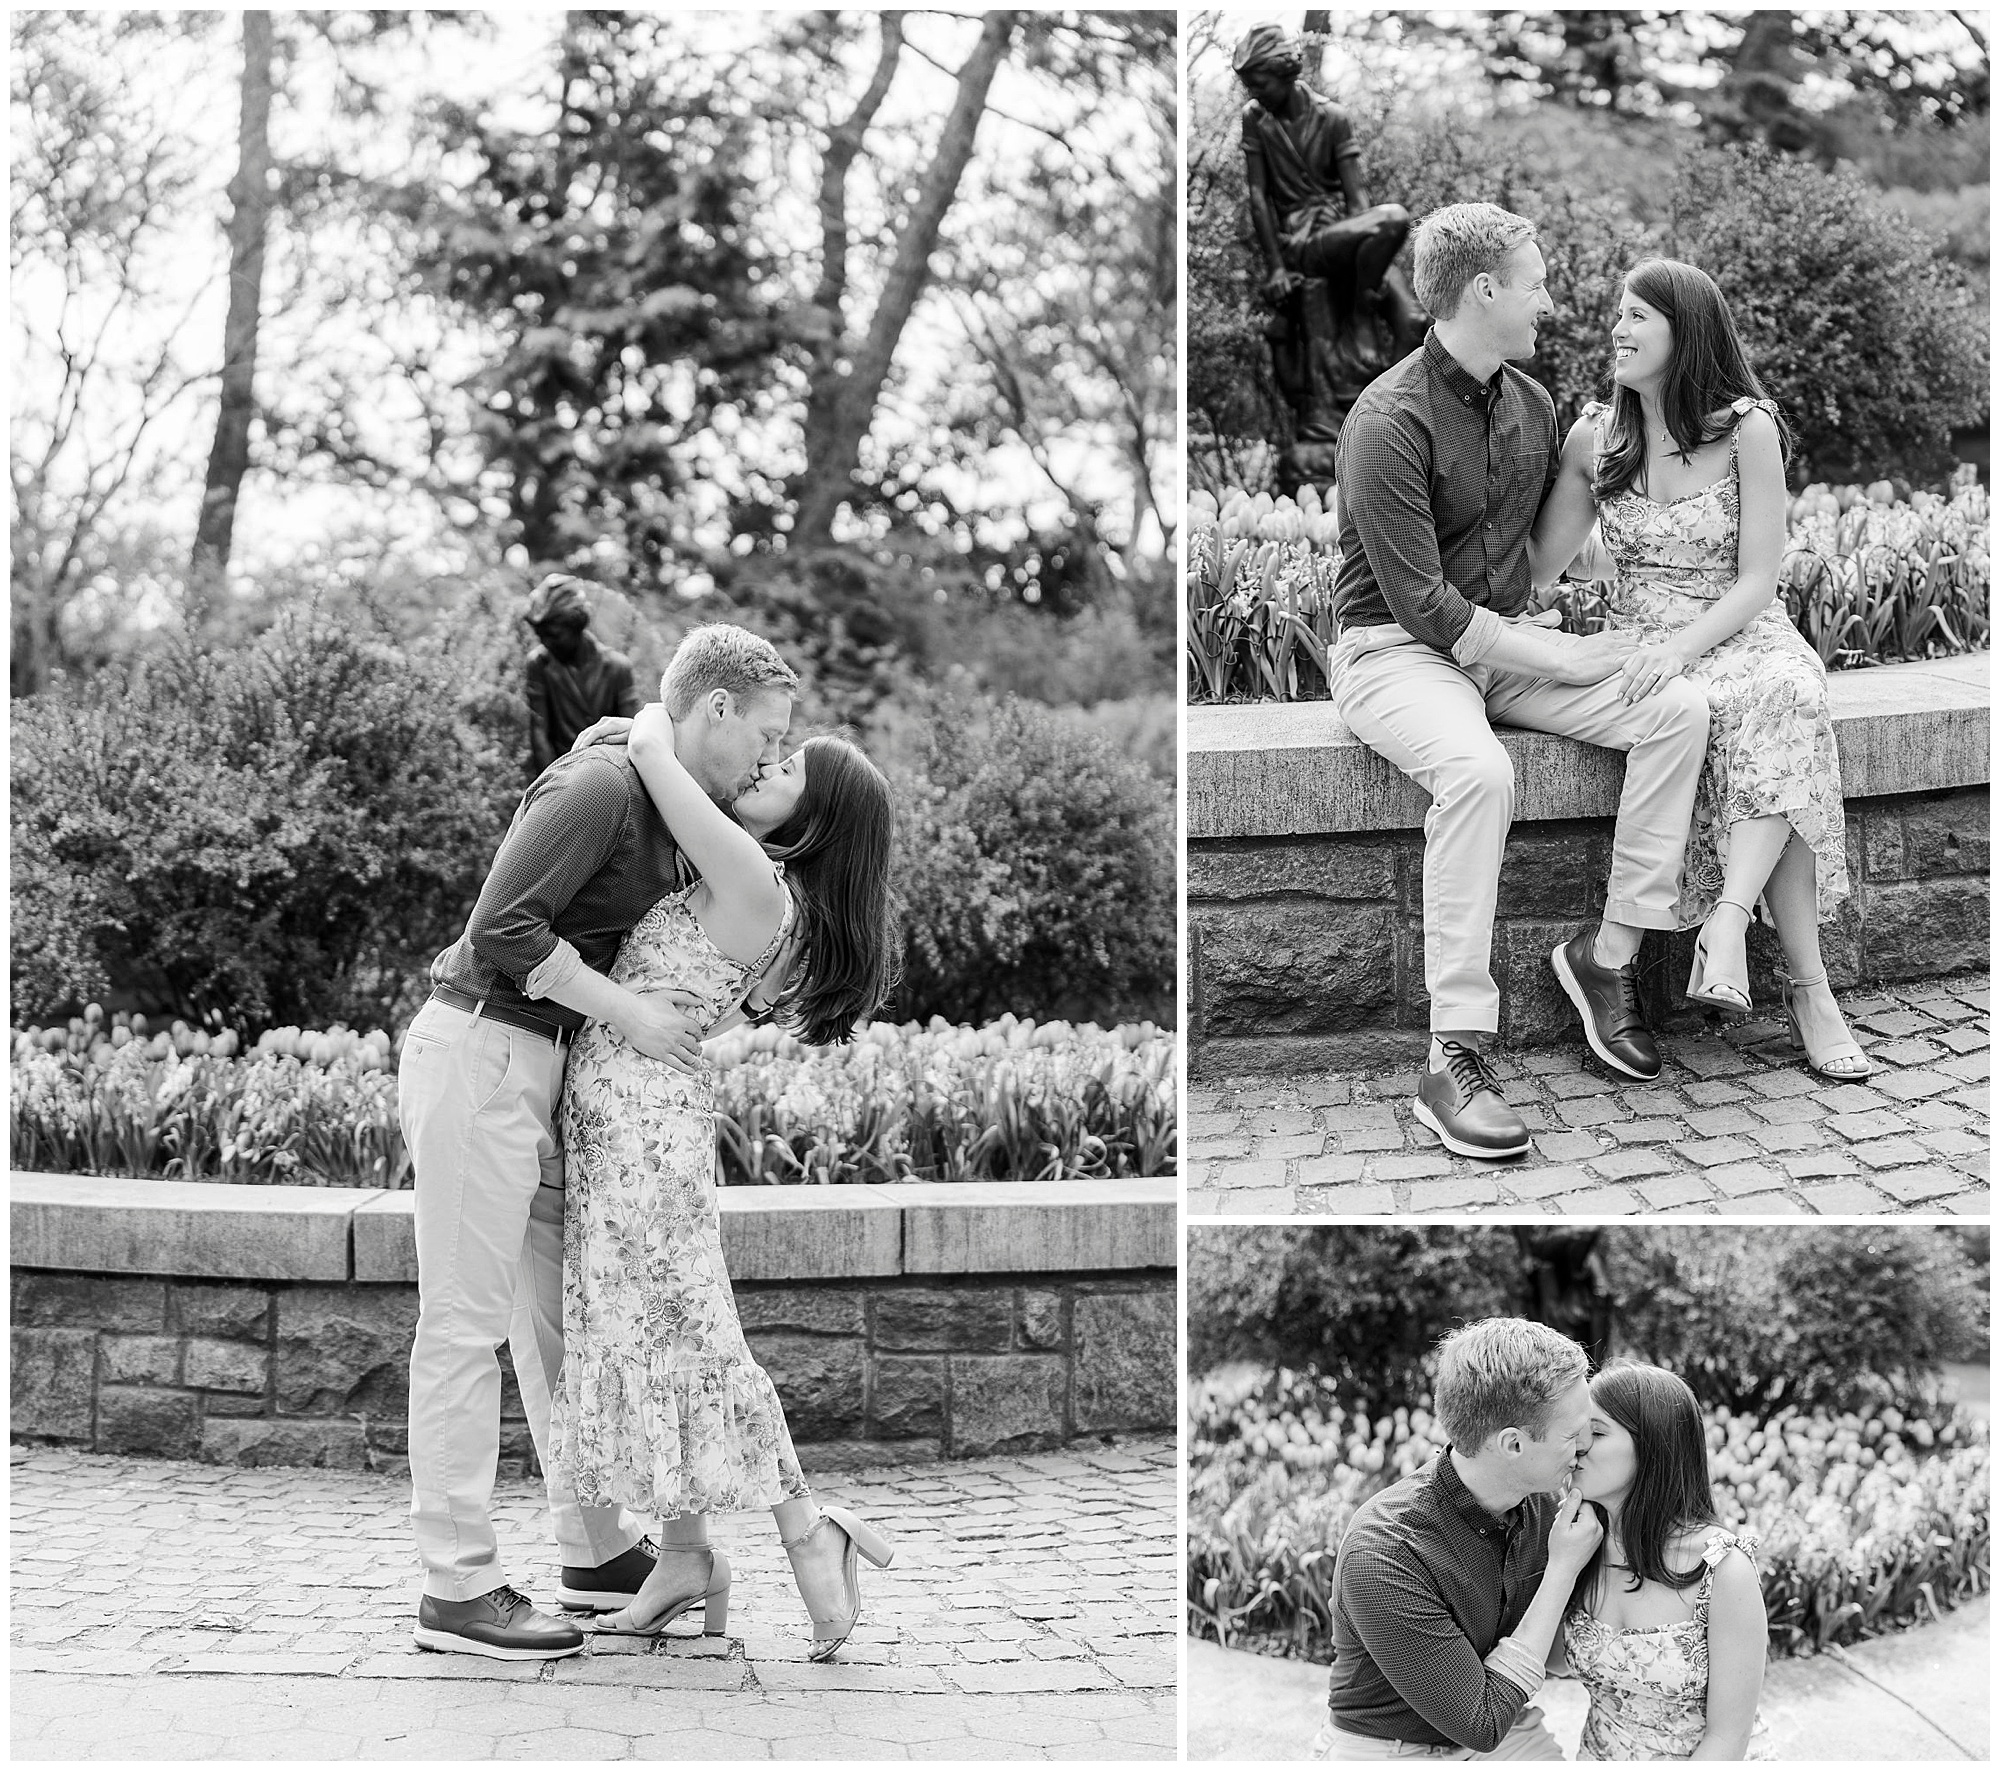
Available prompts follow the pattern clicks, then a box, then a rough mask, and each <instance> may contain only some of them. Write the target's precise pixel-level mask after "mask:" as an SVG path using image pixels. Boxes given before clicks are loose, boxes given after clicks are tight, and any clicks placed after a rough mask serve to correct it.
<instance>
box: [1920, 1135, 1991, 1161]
mask: <svg viewBox="0 0 2000 1771" xmlns="http://www.w3.org/2000/svg"><path fill="white" fill-rule="evenodd" d="M1923 1141H1924V1144H1925V1146H1926V1147H1927V1148H1929V1149H1931V1150H1934V1151H1936V1152H1937V1154H1938V1155H1940V1156H1977V1155H1980V1154H1982V1153H1983V1152H1985V1151H1986V1150H1988V1149H1989V1148H1991V1145H1990V1144H1989V1142H1988V1140H1987V1139H1985V1138H1981V1137H1975V1136H1973V1134H1972V1133H1971V1132H1968V1131H1957V1130H1946V1131H1926V1132H1925V1133H1924V1134H1923Z"/></svg>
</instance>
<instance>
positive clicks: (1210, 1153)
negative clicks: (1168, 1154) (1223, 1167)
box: [1187, 1132, 1251, 1162]
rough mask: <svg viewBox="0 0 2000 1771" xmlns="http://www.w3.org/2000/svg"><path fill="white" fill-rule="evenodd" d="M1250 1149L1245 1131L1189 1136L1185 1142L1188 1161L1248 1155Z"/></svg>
mask: <svg viewBox="0 0 2000 1771" xmlns="http://www.w3.org/2000/svg"><path fill="white" fill-rule="evenodd" d="M1250 1151H1251V1143H1250V1138H1249V1134H1248V1133H1246V1132H1230V1133H1227V1134H1225V1135H1223V1136H1221V1137H1195V1138H1189V1139H1188V1143H1187V1154H1188V1160H1189V1161H1190V1162H1209V1161H1213V1160H1216V1159H1227V1158H1229V1157H1232V1156H1248V1155H1249V1154H1250Z"/></svg>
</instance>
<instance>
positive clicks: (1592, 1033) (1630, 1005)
mask: <svg viewBox="0 0 2000 1771" xmlns="http://www.w3.org/2000/svg"><path fill="white" fill-rule="evenodd" d="M1595 942H1596V937H1595V934H1594V931H1592V930H1590V929H1585V930H1584V931H1583V933H1582V934H1580V935H1577V936H1574V937H1573V938H1572V939H1570V940H1567V941H1565V942H1564V943H1563V944H1562V945H1561V946H1560V947H1558V948H1557V949H1556V950H1555V951H1554V952H1553V953H1551V954H1550V955H1549V964H1550V965H1552V966H1554V967H1555V970H1556V978H1557V980H1558V981H1559V982H1560V983H1561V985H1562V987H1563V990H1564V992H1565V993H1566V994H1567V995H1568V997H1569V999H1570V1001H1571V1002H1573V1003H1575V1004H1576V1008H1577V1013H1578V1014H1580V1015H1582V1016H1583V1036H1584V1038H1586V1039H1587V1040H1589V1041H1590V1049H1591V1050H1592V1051H1594V1052H1595V1053H1596V1054H1597V1055H1598V1056H1599V1057H1600V1058H1602V1059H1603V1060H1604V1062H1605V1063H1607V1064H1609V1065H1610V1066H1611V1068H1612V1069H1614V1070H1616V1071H1618V1072H1619V1073H1620V1074H1621V1075H1624V1076H1631V1077H1635V1078H1637V1079H1638V1080H1639V1081H1640V1082H1651V1081H1652V1080H1653V1078H1654V1077H1656V1076H1657V1075H1659V1073H1660V1048H1659V1047H1658V1046H1657V1045H1655V1044H1654V1043H1653V1034H1652V1030H1651V1029H1650V1028H1649V1027H1647V1025H1646V1017H1645V1016H1644V1015H1642V1014H1641V1013H1640V1012H1639V967H1638V963H1637V961H1628V962H1627V963H1626V964H1624V965H1621V966H1617V967H1612V966H1608V965H1599V964H1598V963H1597V960H1596V958H1595V956H1594V955H1593V954H1592V952H1591V949H1592V947H1593V946H1594V945H1595Z"/></svg>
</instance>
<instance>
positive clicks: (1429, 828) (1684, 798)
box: [1327, 203, 1708, 1157]
mask: <svg viewBox="0 0 2000 1771" xmlns="http://www.w3.org/2000/svg"><path fill="white" fill-rule="evenodd" d="M1415 259H1416V285H1417V299H1418V300H1419V301H1420V302H1422V303H1423V305H1424V306H1425V307H1426V308H1427V309H1428V310H1429V311H1430V312H1431V313H1432V314H1434V315H1435V316H1437V320H1436V324H1435V325H1434V326H1433V327H1432V328H1431V331H1430V333H1429V335H1428V336H1427V337H1426V338H1425V340H1424V343H1423V348H1422V349H1421V350H1418V351H1416V352H1413V353H1412V354H1411V355H1410V356H1408V357H1406V358H1404V360H1403V361H1402V362H1400V363H1398V364H1397V365H1396V366H1395V367H1394V368H1393V369H1391V370H1389V371H1388V373H1387V374H1385V375H1382V376H1381V377H1379V378H1378V379H1377V380H1375V381H1374V382H1372V383H1371V384H1370V385H1369V386H1368V388H1367V389H1366V390H1365V391H1364V392H1363V393H1362V395H1361V396H1360V398H1359V399H1358V400H1357V401H1356V402H1355V405H1354V410H1353V413H1352V414H1351V415H1350V417H1349V418H1348V421H1347V425H1346V428H1345V429H1344V430H1343V431H1342V432H1341V437H1340V455H1339V472H1338V480H1339V484H1340V493H1341V497H1340V508H1341V533H1340V576H1339V578H1338V580H1337V581H1336V583H1335V587H1334V604H1335V608H1336V610H1337V611H1338V613H1339V616H1340V620H1341V623H1342V626H1343V627H1344V629H1345V630H1346V634H1345V637H1344V638H1343V639H1342V640H1341V642H1340V643H1339V645H1337V646H1336V647H1335V649H1334V653H1333V656H1332V658H1331V659H1330V660H1329V669H1328V673H1327V674H1328V677H1329V680H1330V683H1331V686H1332V690H1333V706H1334V711H1335V712H1337V713H1338V714H1339V715H1340V717H1341V718H1342V719H1343V720H1345V721H1346V722H1347V725H1348V726H1349V727H1350V729H1352V731H1353V732H1354V735H1355V736H1356V737H1357V738H1359V739H1360V740H1361V741H1362V742H1363V743H1364V744H1366V745H1367V746H1368V747H1369V748H1370V749H1371V750H1373V751H1375V752H1376V753H1377V754H1378V755H1379V756H1382V757H1383V758H1385V759H1386V760H1387V761H1389V762H1391V763H1393V764H1394V765H1395V766H1396V767H1397V768H1398V769H1400V770H1402V772H1403V773H1404V774H1406V775H1408V776H1409V777H1410V778H1411V779H1412V780H1414V781H1416V782H1417V783H1418V784H1419V785H1420V786H1421V787H1423V789H1424V790H1425V791H1426V792H1427V793H1429V794H1430V796H1431V808H1430V811H1429V813H1428V814H1427V815H1426V816H1425V819H1424V984H1425V987H1426V989H1428V991H1429V992H1430V998H1431V1051H1430V1064H1429V1067H1428V1069H1427V1070H1426V1071H1425V1073H1424V1074H1423V1076H1422V1077H1421V1079H1420V1080H1419V1082H1418V1085H1417V1099H1416V1106H1415V1113H1416V1117H1417V1119H1418V1120H1419V1121H1420V1122H1421V1123H1422V1124H1424V1125H1427V1126H1429V1127H1430V1128H1431V1130H1433V1131H1435V1132H1436V1133H1437V1134H1438V1136H1439V1137H1440V1138H1441V1139H1442V1140H1443V1141H1444V1145H1445V1148H1446V1149H1448V1150H1451V1151H1454V1152H1456V1153H1457V1154H1458V1155H1461V1156H1475V1157H1504V1156H1519V1155H1521V1154H1523V1153H1524V1152H1525V1151H1526V1150H1527V1148H1528V1142H1529V1140H1528V1129H1527V1126H1526V1125H1525V1123H1524V1122H1523V1121H1522V1119H1521V1116H1520V1115H1519V1114H1518V1113H1516V1112H1515V1111H1514V1109H1513V1108H1512V1107H1510V1106H1508V1104H1507V1103H1506V1102H1505V1101H1504V1100H1502V1099H1501V1097H1500V1090H1499V1088H1498V1086H1497V1085H1496V1084H1495V1082H1494V1080H1493V1075H1492V1072H1491V1071H1490V1070H1488V1069H1487V1067H1486V1062H1485V1059H1484V1057H1483V1055H1482V1046H1483V1045H1484V1044H1485V1043H1486V1042H1487V1041H1490V1040H1491V1038H1492V1037H1493V1035H1494V1034H1495V1033H1497V1032H1498V1030H1499V1026H1500V992H1499V989H1498V987H1497V986H1496V985H1495V984H1494V981H1493V971H1492V947H1493V918H1494V913H1495V910H1496V907H1497V904H1498V900H1499V890H1500V862H1501V858H1502V856H1503V854H1504V853H1505V851H1506V847H1507V831H1508V827H1509V826H1510V825H1511V823H1512V822H1513V816H1514V768H1513V764H1512V763H1511V762H1510V761H1509V760H1508V757H1507V753H1506V751H1505V750H1503V749H1502V748H1501V746H1500V741H1499V739H1497V738H1496V737H1495V736H1494V735H1493V726H1494V723H1495V722H1496V721H1499V722H1504V723H1505V724H1508V725H1513V726H1522V727H1526V728H1528V729H1530V730H1533V731H1541V732H1557V733H1562V734H1565V735H1567V736H1569V737H1573V738H1581V739H1583V740H1584V741H1585V742H1586V743H1590V744H1602V745H1607V746H1609V747H1610V748H1612V749H1615V750H1622V751H1624V752H1625V753H1626V764H1625V787H1624V793H1623V796H1622V797H1621V799H1620V801H1619V805H1618V821H1617V827H1616V830H1615V833H1614V835H1613V839H1612V861H1611V878H1610V882H1609V886H1608V889H1607V892H1606V895H1605V904H1604V915H1603V920H1602V921H1601V922H1600V923H1599V925H1598V927H1597V931H1596V935H1595V938H1594V939H1593V938H1592V936H1591V935H1590V933H1589V932H1588V931H1585V932H1583V933H1580V934H1578V935H1577V936H1576V937H1575V938H1574V939H1573V940H1571V941H1570V942H1568V943H1567V944H1566V945H1564V946H1562V947H1559V948H1557V949H1556V952H1555V955H1554V964H1555V969H1556V975H1557V977H1558V978H1559V979H1560V980H1561V982H1562V986H1563V988H1564V990H1565V991H1567V992H1568V994H1569V996H1570V998H1571V1000H1572V1001H1573V1002H1574V1003H1575V1004H1576V1006H1577V1008H1578V1009H1579V1010H1580V1011H1581V1012H1582V1015H1583V1027H1584V1033H1585V1036H1586V1037H1587V1038H1588V1040H1589V1042H1590V1047H1591V1050H1593V1051H1594V1052H1596V1054H1597V1055H1598V1057H1599V1058H1601V1059H1602V1060H1603V1061H1604V1062H1605V1063H1606V1064H1608V1065H1609V1066H1610V1067H1611V1068H1612V1069H1614V1070H1616V1071H1618V1072H1620V1073H1621V1074H1623V1075H1626V1076H1630V1077H1635V1078H1637V1079H1639V1080H1640V1081H1649V1080H1651V1079H1652V1078H1653V1077H1655V1076H1657V1075H1659V1073H1660V1054H1659V1050H1658V1048H1657V1047H1656V1046H1655V1044H1654V1041H1653V1036H1652V1034H1651V1032H1650V1031H1649V1030H1648V1029H1647V1026H1646V1023H1645V1019H1644V1017H1643V1016H1642V1015H1641V1014H1640V1012H1639V996H1638V984H1637V978H1636V973H1635V969H1634V963H1633V962H1634V960H1635V959H1636V957H1637V954H1638V951H1639V938H1640V936H1641V934H1642V933H1643V932H1644V931H1645V930H1647V929H1649V928H1656V929H1671V928H1672V927H1673V926H1674V901H1675V897H1676V893H1677V891H1678V887H1679V881H1680V868H1681V855H1682V850H1683V848H1684V846H1685V844H1686V841H1687V830H1688V820H1689V818H1690V816H1691V815H1692V813H1693V808H1694V794H1695V783H1696V780H1697V778H1698V777H1699V775H1700V771H1701V761H1702V750H1703V746H1704V745H1705V744H1706V742H1707V737H1708V702H1707V698H1706V697H1705V696H1704V695H1703V693H1702V691H1701V690H1700V689H1699V688H1698V687H1697V686H1696V685H1695V684H1693V683H1692V682H1690V681H1689V680H1688V679H1687V678H1685V677H1677V678H1674V679H1672V680H1671V681H1668V682H1666V683H1663V684H1662V685H1661V687H1660V689H1659V691H1658V692H1657V693H1655V694H1651V695H1648V696H1646V697H1645V698H1644V699H1642V700H1638V701H1631V702H1628V701H1627V700H1626V699H1625V694H1624V689H1623V685H1622V683H1621V682H1619V681H1618V680H1617V678H1618V674H1619V671H1620V668H1621V666H1622V665H1623V664H1624V662H1625V659H1626V658H1627V656H1628V655H1629V654H1630V653H1631V651H1632V650H1633V640H1632V638H1631V636H1630V635H1629V634H1625V633H1619V632H1613V631H1609V630H1607V631H1605V632H1602V633H1595V634H1589V635H1583V636H1579V635H1574V634H1565V633H1560V632H1552V631H1549V627H1550V626H1551V625H1552V624H1553V623H1554V621H1555V620H1556V619H1557V617H1556V616H1555V614H1554V613H1553V611H1551V612H1549V613H1548V614H1546V615H1543V616H1535V615H1530V614H1527V613H1526V611H1527V608H1528V603H1529V597H1530V594H1531V592H1532V589H1533V585H1532V583H1531V581H1530V575H1529V564H1528V533H1529V530H1530V528H1531V527H1532V526H1533V524H1534V520H1535V513H1536V511H1537V510H1538V509H1539V508H1540V506H1541V503H1542V500H1543V499H1544V498H1545V497H1546V496H1547V495H1548V492H1549V489H1550V488H1551V487H1552V486H1553V485H1554V484H1555V482H1556V476H1557V471H1558V469H1559V467H1560V466H1561V451H1560V450H1559V449H1558V447H1557V442H1556V418H1555V404H1554V402H1553V401H1552V400H1551V399H1550V398H1549V396H1548V393H1547V392H1546V391H1545V390H1544V389H1543V387H1542V386H1541V384H1540V383H1539V382H1537V381H1535V380H1534V379H1533V378H1532V377H1530V376H1529V375H1527V374H1526V373H1524V372H1523V371H1521V370H1519V369H1516V368H1514V367H1513V363H1514V362H1516V361H1521V360H1524V359H1526V358H1529V357H1532V356H1533V355H1534V354H1535V332H1536V328H1537V327H1538V326H1539V325H1540V323H1541V321H1542V320H1543V318H1545V317H1546V316H1547V315H1550V314H1553V313H1554V312H1555V304H1554V303H1553V302H1552V301H1550V299H1549V296H1548V293H1547V290H1546V289H1545V288H1544V278H1545V274H1546V272H1545V268H1544V266H1543V263H1542V254H1541V249H1540V247H1539V246H1537V244H1536V242H1535V229H1534V224H1533V223H1532V222H1529V221H1527V220H1525V219H1523V218H1522V217H1520V216H1518V215H1513V214H1510V213H1509V212H1508V211H1506V210H1504V209H1501V208H1499V207H1497V206H1496V205H1494V204H1491V203H1454V204H1452V205H1451V206H1450V207H1448V208H1445V209H1440V210H1438V211H1437V212H1436V213H1435V214H1433V215H1430V216H1428V217H1427V218H1426V219H1425V220H1424V222H1423V224H1422V226H1420V227H1419V228H1418V229H1417V235H1416V243H1415Z"/></svg>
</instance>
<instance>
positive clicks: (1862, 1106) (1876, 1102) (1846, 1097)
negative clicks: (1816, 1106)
mask: <svg viewBox="0 0 2000 1771" xmlns="http://www.w3.org/2000/svg"><path fill="white" fill-rule="evenodd" d="M1818 1094H1819V1102H1820V1105H1821V1106H1823V1107H1824V1108H1825V1109H1826V1110H1827V1112H1829V1113H1872V1112H1874V1111H1875V1110H1877V1109H1878V1108H1881V1107H1886V1106H1888V1104H1889V1103H1888V1102H1887V1101H1886V1100H1885V1099H1884V1098H1883V1097H1882V1096H1881V1095H1878V1094H1877V1093H1876V1092H1875V1091H1874V1090H1873V1089H1872V1088H1868V1087H1865V1086H1864V1085H1863V1084H1861V1083H1858V1082H1841V1083H1835V1084H1834V1085H1833V1086H1832V1087H1831V1088H1828V1087H1826V1086H1825V1085H1823V1084H1822V1085H1821V1086H1820V1088H1819V1090H1818Z"/></svg>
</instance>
